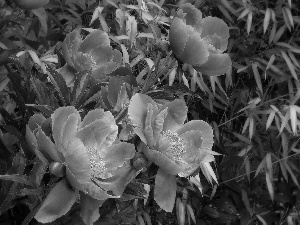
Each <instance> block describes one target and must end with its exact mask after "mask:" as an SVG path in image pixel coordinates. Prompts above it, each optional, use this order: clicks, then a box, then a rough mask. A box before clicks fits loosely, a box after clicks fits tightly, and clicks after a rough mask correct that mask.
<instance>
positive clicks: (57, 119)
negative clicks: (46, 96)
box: [51, 106, 80, 145]
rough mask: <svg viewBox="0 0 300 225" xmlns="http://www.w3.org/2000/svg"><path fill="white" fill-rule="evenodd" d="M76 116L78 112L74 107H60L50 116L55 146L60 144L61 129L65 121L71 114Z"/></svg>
mask: <svg viewBox="0 0 300 225" xmlns="http://www.w3.org/2000/svg"><path fill="white" fill-rule="evenodd" d="M72 113H75V114H78V115H79V113H78V111H77V110H76V109H75V107H74V106H68V107H60V108H58V109H56V110H55V111H54V113H53V114H52V115H51V119H52V133H53V139H54V142H55V144H56V145H60V144H61V143H62V128H63V126H64V124H65V122H66V121H67V119H68V117H69V116H70V115H71V114H72ZM79 116H80V115H79Z"/></svg>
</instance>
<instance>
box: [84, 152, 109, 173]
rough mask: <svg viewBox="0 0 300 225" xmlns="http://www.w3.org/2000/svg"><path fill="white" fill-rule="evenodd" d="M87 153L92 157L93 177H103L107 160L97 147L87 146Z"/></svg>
mask: <svg viewBox="0 0 300 225" xmlns="http://www.w3.org/2000/svg"><path fill="white" fill-rule="evenodd" d="M87 153H88V155H89V158H90V164H91V169H92V178H95V177H99V178H101V177H102V175H103V173H104V172H105V170H106V169H107V168H106V167H105V162H104V159H103V157H102V156H101V155H100V154H99V152H98V151H97V150H96V149H95V148H87Z"/></svg>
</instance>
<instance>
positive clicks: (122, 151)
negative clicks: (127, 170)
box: [98, 142, 135, 179]
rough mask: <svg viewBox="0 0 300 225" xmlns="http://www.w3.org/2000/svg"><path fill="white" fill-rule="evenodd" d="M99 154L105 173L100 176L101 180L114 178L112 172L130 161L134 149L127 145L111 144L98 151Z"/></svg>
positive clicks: (132, 146)
mask: <svg viewBox="0 0 300 225" xmlns="http://www.w3.org/2000/svg"><path fill="white" fill-rule="evenodd" d="M98 152H99V154H100V155H101V157H102V160H103V162H104V163H105V164H104V166H105V171H104V173H103V174H102V176H101V177H99V178H102V179H106V178H108V177H112V176H114V172H115V170H116V169H117V168H118V167H121V166H122V165H123V164H124V162H126V161H128V160H129V159H132V158H133V156H134V154H135V147H134V145H132V144H129V143H123V142H122V143H119V144H113V145H112V146H110V147H108V148H101V149H98Z"/></svg>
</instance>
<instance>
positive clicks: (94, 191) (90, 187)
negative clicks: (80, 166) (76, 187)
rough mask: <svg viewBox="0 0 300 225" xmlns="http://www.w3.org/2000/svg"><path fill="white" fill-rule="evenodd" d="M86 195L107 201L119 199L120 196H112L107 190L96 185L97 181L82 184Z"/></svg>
mask: <svg viewBox="0 0 300 225" xmlns="http://www.w3.org/2000/svg"><path fill="white" fill-rule="evenodd" d="M82 187H83V189H84V190H85V191H86V194H88V195H90V196H91V197H92V198H94V199H97V200H106V199H108V198H119V197H120V196H111V195H109V194H108V193H107V191H106V190H104V189H102V188H101V187H99V186H98V185H96V182H95V181H89V182H85V183H83V184H82Z"/></svg>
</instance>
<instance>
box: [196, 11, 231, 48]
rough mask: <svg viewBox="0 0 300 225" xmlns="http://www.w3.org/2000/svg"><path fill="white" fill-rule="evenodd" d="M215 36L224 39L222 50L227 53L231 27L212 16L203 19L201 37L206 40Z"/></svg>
mask: <svg viewBox="0 0 300 225" xmlns="http://www.w3.org/2000/svg"><path fill="white" fill-rule="evenodd" d="M214 34H216V35H218V36H219V37H221V38H222V47H221V48H220V50H222V51H225V50H226V49H227V43H228V38H229V27H228V26H227V24H226V23H225V22H224V21H223V20H222V19H220V18H217V17H211V16H208V17H205V18H203V20H202V33H201V37H202V38H204V37H205V36H208V35H214Z"/></svg>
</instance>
